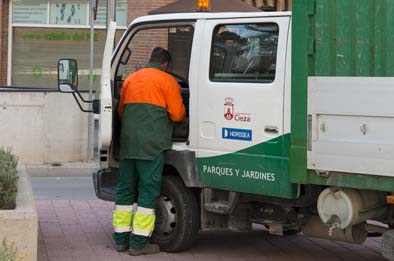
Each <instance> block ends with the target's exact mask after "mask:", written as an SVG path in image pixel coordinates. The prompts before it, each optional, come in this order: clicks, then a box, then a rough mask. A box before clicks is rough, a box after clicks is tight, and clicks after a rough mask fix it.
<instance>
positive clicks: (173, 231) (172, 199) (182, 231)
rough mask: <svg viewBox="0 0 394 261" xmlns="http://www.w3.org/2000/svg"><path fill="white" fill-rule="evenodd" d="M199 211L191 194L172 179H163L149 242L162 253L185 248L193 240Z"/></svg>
mask: <svg viewBox="0 0 394 261" xmlns="http://www.w3.org/2000/svg"><path fill="white" fill-rule="evenodd" d="M198 213H199V211H198V204H197V200H196V197H195V194H194V193H193V191H192V190H191V189H190V188H187V187H185V185H184V184H183V182H182V180H181V179H179V178H178V177H176V176H163V180H162V190H161V195H160V198H159V199H158V201H157V208H156V224H155V231H154V232H153V235H152V241H153V242H154V243H156V244H158V245H159V246H160V249H161V250H163V251H165V252H179V251H182V250H185V249H188V248H190V247H191V245H192V244H193V242H194V240H195V239H196V237H197V233H198V228H199V214H198Z"/></svg>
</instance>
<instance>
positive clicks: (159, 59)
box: [149, 47, 171, 70]
mask: <svg viewBox="0 0 394 261" xmlns="http://www.w3.org/2000/svg"><path fill="white" fill-rule="evenodd" d="M170 61H171V57H170V53H169V52H168V51H167V50H166V49H163V48H161V47H155V49H153V51H152V54H151V56H150V59H149V62H150V63H157V64H159V65H160V66H161V67H162V68H163V70H167V67H168V64H169V63H170Z"/></svg>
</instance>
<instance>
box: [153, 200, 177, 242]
mask: <svg viewBox="0 0 394 261" xmlns="http://www.w3.org/2000/svg"><path fill="white" fill-rule="evenodd" d="M175 226H176V209H175V205H174V203H173V202H172V200H171V199H170V198H169V197H167V196H163V195H161V196H160V197H159V199H158V200H157V215H156V228H155V232H156V233H157V234H159V235H169V234H171V233H172V232H173V231H174V229H175Z"/></svg>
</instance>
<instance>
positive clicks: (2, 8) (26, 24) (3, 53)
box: [0, 0, 291, 89]
mask: <svg viewBox="0 0 394 261" xmlns="http://www.w3.org/2000/svg"><path fill="white" fill-rule="evenodd" d="M175 1H176V0H152V1H143V0H116V12H115V13H116V20H117V35H116V39H117V40H118V39H120V37H121V35H122V33H123V32H124V30H125V29H126V28H127V25H128V24H129V23H130V22H131V21H132V20H133V19H135V18H136V17H138V16H141V15H146V14H147V13H148V12H149V11H151V10H154V9H157V8H159V7H162V6H164V5H167V4H170V3H173V2H175ZM240 1H243V2H245V3H247V4H250V5H253V6H255V7H258V8H260V9H263V10H264V9H267V10H268V9H277V10H286V9H289V8H291V7H290V4H289V2H290V0H240ZM106 6H107V1H106V0H99V1H98V12H97V17H96V21H95V33H94V43H95V44H94V64H95V65H94V79H93V80H94V88H97V87H98V84H99V76H100V74H101V73H100V67H101V66H100V65H101V60H102V53H103V48H104V43H105V21H106ZM89 10H90V1H89V0H80V1H77V0H76V1H70V2H68V1H63V2H62V1H56V0H3V1H1V2H0V12H1V19H0V30H1V34H0V37H1V38H0V85H13V86H29V87H44V88H46V87H48V88H54V87H56V85H57V82H56V81H57V60H58V59H60V58H75V59H76V60H77V61H78V66H79V76H80V78H79V83H80V84H79V86H80V88H82V89H84V88H87V86H89V57H90V29H89V28H90V26H89V24H90V14H89Z"/></svg>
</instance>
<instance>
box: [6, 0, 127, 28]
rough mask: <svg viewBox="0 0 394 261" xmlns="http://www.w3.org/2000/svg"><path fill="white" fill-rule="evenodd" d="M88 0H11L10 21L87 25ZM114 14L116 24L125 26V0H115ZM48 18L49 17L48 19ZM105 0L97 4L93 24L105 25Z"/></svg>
mask: <svg viewBox="0 0 394 261" xmlns="http://www.w3.org/2000/svg"><path fill="white" fill-rule="evenodd" d="M89 8H90V1H70V2H68V1H63V2H61V1H54V0H50V1H45V0H43V1H37V2H24V1H22V2H12V23H13V24H14V25H18V24H28V25H47V24H50V25H70V26H72V25H78V26H83V25H86V26H87V25H89V11H90V9H89ZM115 16H116V23H117V26H120V27H125V26H127V1H126V0H116V4H115ZM48 18H49V19H48ZM106 19H107V0H100V1H99V4H98V10H97V17H96V21H95V25H98V26H105V24H106Z"/></svg>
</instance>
